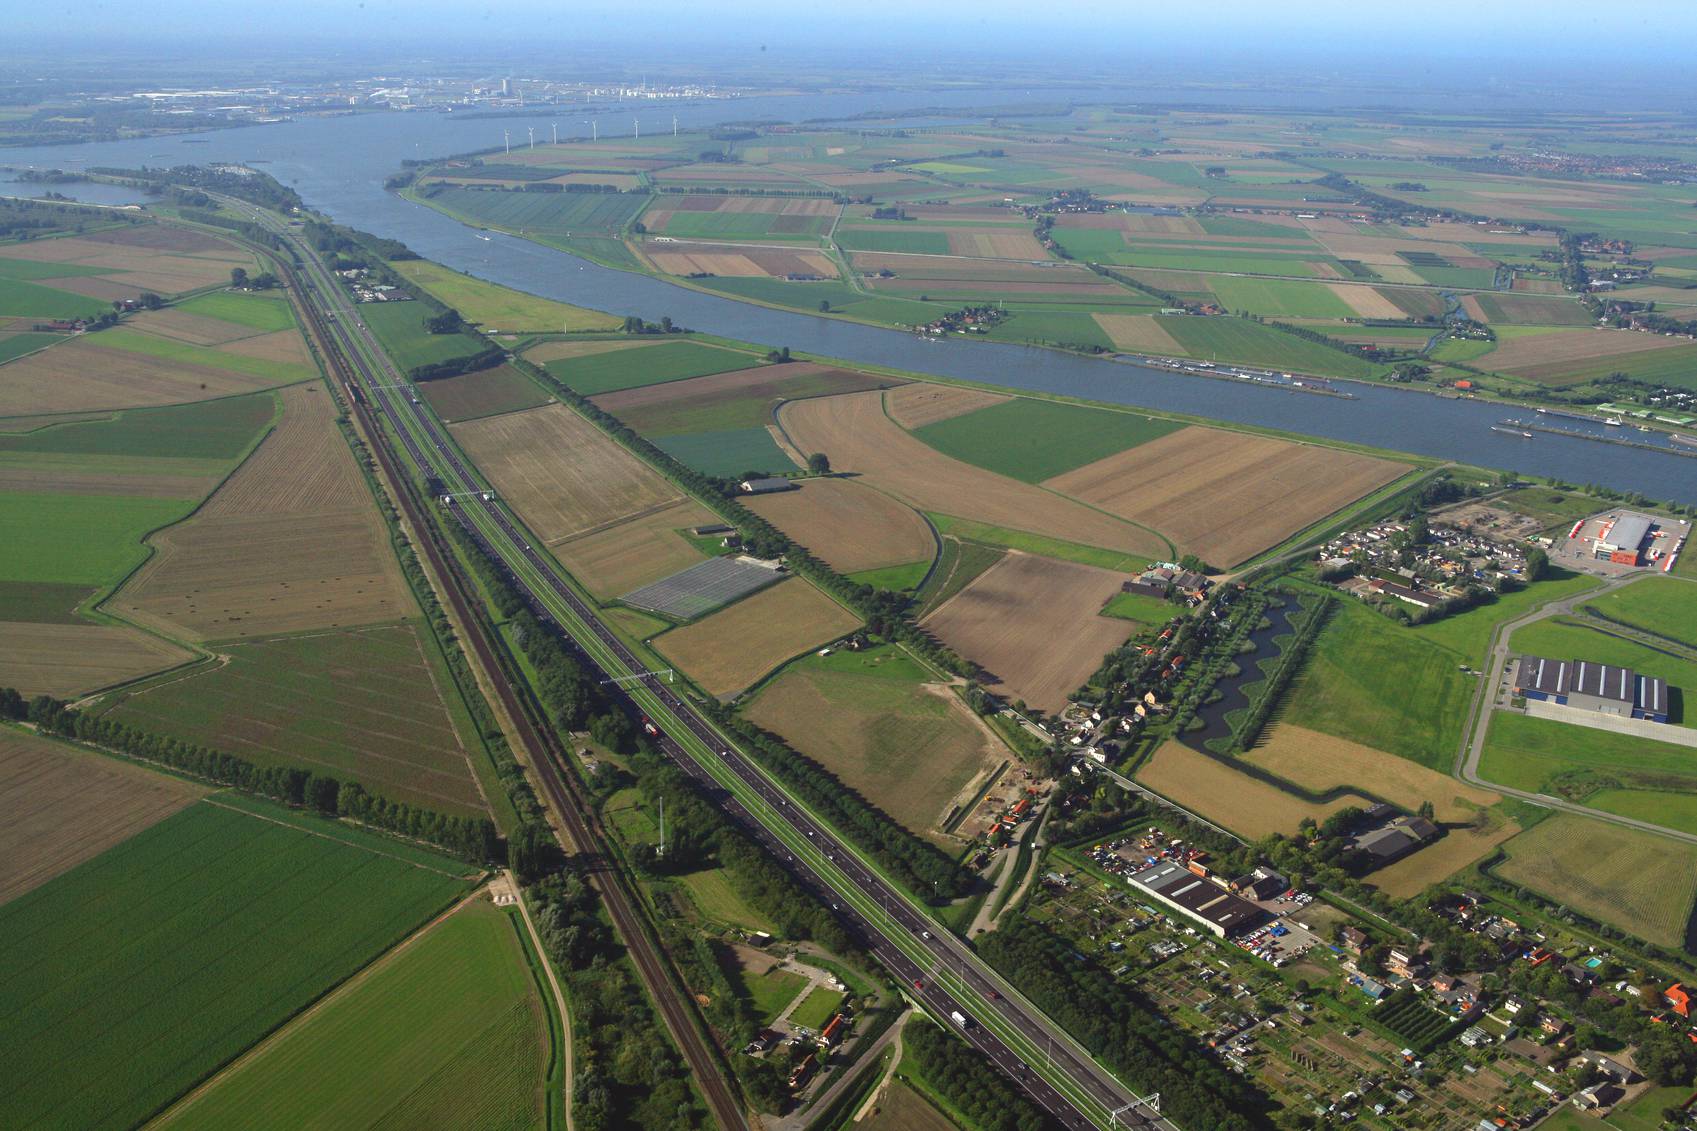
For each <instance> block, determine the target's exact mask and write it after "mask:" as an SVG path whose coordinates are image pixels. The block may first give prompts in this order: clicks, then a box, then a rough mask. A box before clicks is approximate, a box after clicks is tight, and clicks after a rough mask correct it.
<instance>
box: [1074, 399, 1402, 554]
mask: <svg viewBox="0 0 1697 1131" xmlns="http://www.w3.org/2000/svg"><path fill="white" fill-rule="evenodd" d="M1407 470H1408V465H1407V464H1401V463H1394V462H1392V461H1390V460H1382V459H1374V458H1372V457H1371V456H1362V455H1356V454H1355V453H1353V452H1343V451H1338V450H1336V449H1334V448H1323V447H1319V446H1317V445H1313V444H1298V443H1293V442H1291V441H1288V440H1274V439H1269V438H1267V437H1263V436H1250V435H1246V434H1243V433H1238V432H1224V431H1220V430H1218V429H1210V428H1201V427H1196V426H1192V427H1189V428H1181V429H1180V430H1178V431H1177V432H1171V433H1168V434H1167V435H1165V436H1162V437H1159V438H1158V439H1155V440H1151V441H1149V442H1148V443H1147V444H1139V445H1138V446H1137V447H1135V448H1129V449H1127V450H1126V451H1123V452H1120V453H1118V454H1116V455H1111V456H1108V457H1107V458H1105V459H1100V460H1097V461H1096V462H1095V463H1092V464H1087V465H1086V466H1084V467H1081V468H1079V469H1078V470H1076V471H1069V472H1067V473H1066V474H1065V475H1058V476H1056V477H1055V478H1053V479H1050V480H1048V481H1047V482H1046V483H1045V484H1044V486H1046V487H1049V488H1052V489H1054V490H1057V491H1062V492H1065V493H1066V494H1069V495H1075V496H1077V497H1078V498H1080V499H1083V500H1085V501H1086V502H1088V503H1092V504H1094V505H1096V506H1099V507H1101V508H1103V509H1104V510H1107V511H1109V512H1111V513H1113V514H1118V515H1123V516H1125V517H1126V518H1129V519H1134V520H1135V521H1138V522H1143V523H1147V524H1148V525H1150V526H1153V527H1154V528H1155V529H1157V530H1159V531H1161V532H1162V533H1164V534H1166V535H1167V536H1168V537H1169V538H1172V539H1173V540H1174V541H1176V542H1177V543H1179V545H1180V546H1181V547H1182V548H1183V549H1185V550H1187V551H1190V552H1192V553H1195V554H1198V555H1200V556H1201V557H1202V558H1203V560H1205V561H1207V562H1209V563H1210V564H1212V565H1214V566H1216V567H1219V568H1225V567H1228V566H1231V565H1235V564H1237V563H1238V562H1241V561H1244V560H1246V559H1248V558H1250V557H1252V556H1254V555H1255V554H1256V553H1258V552H1259V551H1261V550H1264V549H1266V548H1267V547H1269V546H1272V545H1275V544H1277V543H1278V542H1280V541H1281V540H1283V539H1285V538H1287V537H1289V536H1290V535H1292V534H1294V533H1296V532H1297V531H1298V530H1301V529H1302V528H1303V527H1305V526H1307V525H1309V524H1310V523H1312V522H1315V521H1317V520H1318V519H1321V518H1324V517H1325V516H1326V515H1328V514H1331V513H1332V512H1333V511H1335V510H1338V509H1339V508H1340V507H1343V506H1345V505H1346V504H1348V503H1351V502H1353V501H1355V500H1356V499H1358V498H1360V497H1361V496H1362V495H1364V494H1366V493H1367V492H1369V491H1371V490H1373V489H1374V488H1376V487H1379V486H1382V485H1383V484H1385V483H1388V482H1390V481H1391V480H1392V479H1395V478H1396V477H1397V476H1399V475H1401V474H1402V473H1403V472H1405V471H1407Z"/></svg>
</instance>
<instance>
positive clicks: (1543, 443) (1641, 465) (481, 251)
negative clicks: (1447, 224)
mask: <svg viewBox="0 0 1697 1131" xmlns="http://www.w3.org/2000/svg"><path fill="white" fill-rule="evenodd" d="M1115 97H1136V98H1139V99H1144V100H1147V99H1149V98H1150V93H1149V92H1148V91H1137V92H1135V93H1133V92H1112V91H1100V90H1095V91H1041V92H1031V93H1022V92H1010V93H1007V94H1005V95H1003V96H1002V98H1001V99H999V100H1000V101H1006V102H1010V103H1012V102H1018V101H1026V102H1037V101H1043V102H1057V101H1062V100H1064V99H1067V98H1073V99H1076V100H1079V101H1109V100H1112V99H1113V98H1115ZM986 102H987V96H986V95H985V94H984V92H982V91H972V92H963V91H948V92H940V91H911V92H903V93H891V92H884V93H880V94H877V95H835V96H820V97H808V98H775V97H772V98H743V99H734V100H719V101H704V102H697V103H689V104H679V105H669V104H664V103H655V104H645V105H644V106H642V107H641V108H640V109H631V108H623V109H619V110H616V111H614V110H608V111H606V112H603V113H599V114H596V115H594V116H593V118H586V117H585V115H584V113H583V110H582V108H581V107H579V108H575V109H573V110H562V111H561V112H560V113H559V114H558V116H557V117H556V116H549V117H534V116H525V117H515V118H512V119H510V120H506V119H497V118H477V119H468V118H465V117H462V116H455V115H447V114H436V113H413V114H399V113H378V114H364V115H357V116H347V117H340V118H309V119H302V120H298V121H292V122H284V123H279V124H276V125H268V126H257V127H249V128H243V129H232V130H223V131H214V132H211V133H207V134H201V135H193V136H189V137H181V138H145V139H139V140H134V141H124V142H103V143H95V144H90V145H80V146H52V147H43V148H37V149H7V150H0V164H3V165H11V166H15V167H28V166H34V167H37V168H63V169H84V168H89V167H92V166H100V165H113V166H124V167H135V166H139V165H152V166H156V167H157V166H166V165H179V164H190V163H205V162H208V161H246V162H251V163H254V164H255V165H256V166H257V167H260V168H263V169H265V170H266V171H267V172H269V173H271V174H272V175H273V176H275V177H277V178H278V179H279V180H281V181H283V182H284V183H286V184H289V185H291V186H293V187H294V188H295V189H296V190H297V191H299V192H300V194H301V195H302V197H304V198H305V199H306V200H307V202H308V203H309V204H310V205H312V206H313V207H315V208H318V209H320V210H322V211H324V212H325V213H327V214H328V215H330V216H332V217H333V218H335V219H336V220H338V221H340V222H342V223H344V224H349V225H352V226H354V227H358V228H362V229H365V230H366V231H370V232H374V233H376V234H378V235H382V236H388V237H391V238H394V239H398V240H401V241H403V242H405V243H406V244H407V245H408V246H410V247H412V248H413V249H414V250H416V251H417V252H418V253H419V254H420V255H423V256H425V257H427V258H429V259H433V260H436V261H438V262H440V263H445V264H447V265H448V266H450V267H455V268H458V269H459V270H462V271H466V272H468V273H470V274H473V275H478V276H481V277H483V278H486V279H491V280H493V281H495V282H499V283H504V284H506V285H508V286H512V287H517V288H519V289H521V290H526V291H530V292H532V293H534V294H539V295H544V296H546V297H549V298H555V299H560V300H562V301H566V302H572V303H577V304H579V305H582V306H588V307H593V308H596V309H599V310H606V311H611V312H613V313H615V314H621V315H624V314H636V315H640V316H642V317H644V318H647V319H650V320H657V319H659V318H660V317H661V316H662V315H670V316H671V317H672V319H673V320H674V321H676V322H677V323H679V324H680V325H684V326H688V327H691V328H693V329H697V330H704V331H708V332H711V333H715V334H720V335H724V336H726V337H732V338H739V339H743V340H746V341H752V342H758V343H763V344H768V345H773V346H779V345H787V346H789V347H790V348H792V349H795V350H803V351H807V352H811V353H818V354H825V355H829V356H833V357H839V358H843V359H845V360H848V361H856V362H862V363H866V364H874V365H883V366H890V367H893V368H898V369H905V370H911V371H915V372H922V373H932V374H936V375H939V376H944V377H954V378H961V379H965V380H971V381H984V382H989V383H991V384H996V385H1003V386H1007V387H1011V388H1017V389H1025V390H1030V391H1033V392H1043V393H1055V394H1063V395H1067V396H1075V397H1086V398H1090V399H1093V400H1099V401H1106V402H1110V403H1114V404H1123V405H1135V406H1143V407H1147V408H1151V409H1160V410H1165V411H1170V412H1180V413H1188V414H1193V415H1197V416H1207V417H1213V418H1215V419H1219V420H1227V421H1234V422H1239V423H1245V424H1257V425H1262V426H1265V427H1270V428H1279V429H1285V430H1288V431H1292V432H1300V433H1305V434H1308V435H1314V436H1321V437H1327V438H1330V439H1335V440H1345V441H1351V442H1354V443H1360V444H1368V445H1372V446H1375V447H1382V448H1390V449H1394V450H1399V451H1407V452H1414V453H1417V454H1420V455H1425V456H1433V457H1437V458H1442V459H1451V460H1455V461H1458V462H1461V463H1467V464H1477V465H1482V466H1488V467H1498V468H1508V469H1512V470H1515V471H1519V472H1523V473H1530V474H1536V475H1545V476H1554V477H1558V478H1561V479H1565V480H1568V481H1570V482H1576V483H1582V484H1583V483H1597V484H1603V485H1606V486H1610V487H1614V488H1617V489H1620V490H1633V491H1641V492H1643V493H1644V494H1645V495H1648V496H1650V497H1652V498H1658V499H1677V500H1680V501H1683V502H1697V459H1691V458H1688V457H1683V456H1679V455H1674V454H1664V453H1662V452H1657V451H1651V450H1646V449H1643V448H1633V447H1626V446H1622V445H1615V444H1606V443H1599V442H1596V441H1587V440H1582V439H1576V438H1572V437H1569V436H1562V435H1554V434H1549V433H1543V432H1539V433H1536V434H1535V435H1534V436H1533V438H1531V439H1525V438H1521V437H1519V436H1510V435H1505V434H1503V433H1500V432H1493V431H1492V430H1491V426H1492V425H1493V424H1495V423H1496V422H1497V421H1499V420H1501V419H1502V418H1503V417H1504V416H1508V415H1517V413H1516V411H1515V410H1505V409H1504V408H1503V407H1502V406H1499V405H1491V404H1486V403H1481V402H1476V401H1468V400H1449V399H1443V398H1439V397H1435V396H1432V395H1430V394H1427V393H1421V392H1413V391H1408V390H1402V389H1395V388H1390V387H1385V386H1377V385H1359V384H1358V385H1350V386H1348V387H1349V388H1350V389H1351V391H1352V392H1354V393H1355V398H1354V399H1343V398H1337V397H1324V396H1314V395H1311V394H1304V393H1299V392H1290V391H1285V390H1280V389H1276V388H1267V387H1262V386H1256V385H1250V384H1240V383H1237V382H1227V381H1219V380H1210V379H1208V378H1202V377H1195V376H1185V375H1181V374H1175V373H1169V372H1164V371H1160V370H1154V369H1146V368H1142V367H1138V366H1132V365H1127V364H1123V363H1117V362H1112V361H1106V360H1100V359H1093V358H1086V357H1080V356H1075V355H1069V354H1061V353H1056V352H1054V351H1051V350H1041V349H1035V348H1028V347H1022V346H1016V345H1006V344H1000V343H992V342H980V341H965V340H958V341H943V342H930V341H926V340H923V339H921V338H918V337H916V336H914V335H912V334H908V333H903V332H899V331H894V330H884V329H879V328H876V327H871V326H862V325H858V324H855V323H849V322H842V321H838V320H835V319H829V318H819V317H816V316H813V315H809V314H804V313H799V312H793V311H783V310H772V309H767V308H765V307H759V306H754V305H751V304H748V303H741V302H736V301H734V300H731V299H725V298H719V297H717V296H714V295H708V294H703V293H701V292H699V291H694V290H690V289H688V288H685V287H680V286H677V285H676V284H673V283H669V282H667V281H665V280H662V279H657V278H653V277H650V276H646V275H637V274H633V273H630V272H625V271H617V270H613V269H610V268H605V267H601V266H598V265H596V264H594V263H588V262H586V261H584V260H581V259H578V258H576V257H575V256H572V255H569V254H567V253H565V252H562V251H558V250H555V249H553V248H547V247H543V246H541V245H539V244H534V243H531V242H529V241H527V240H522V239H518V238H515V237H510V236H504V235H500V234H493V235H491V236H490V237H489V238H483V237H482V236H481V235H479V234H478V233H475V232H474V231H473V230H472V229H470V228H468V227H466V226H464V225H462V224H460V223H458V222H457V221H454V220H452V219H449V218H448V217H446V216H444V215H442V214H440V213H438V212H436V211H434V210H432V209H429V208H426V207H424V206H422V205H418V204H414V203H412V202H410V201H407V200H403V199H401V198H400V197H397V196H395V195H394V194H392V193H387V192H385V191H384V190H383V187H382V184H383V179H384V178H385V177H386V176H388V175H389V174H391V173H393V172H395V171H396V170H397V169H398V168H399V166H400V163H401V162H402V161H403V160H404V159H407V158H411V157H418V156H439V155H444V154H449V153H454V152H464V151H467V150H472V149H477V148H484V147H487V146H489V145H491V144H499V143H500V140H501V131H502V130H503V129H508V130H510V131H511V132H512V133H513V135H514V136H515V137H519V138H522V137H525V136H526V130H527V128H528V127H535V129H536V132H537V134H538V136H539V137H546V136H548V135H549V132H550V127H551V125H552V124H553V123H555V122H558V124H559V126H560V127H561V129H560V132H561V135H562V136H565V135H567V134H587V133H588V132H589V129H588V128H587V127H588V123H589V121H591V120H594V121H597V122H599V123H600V128H601V130H602V132H606V133H608V134H609V136H612V135H613V134H615V133H627V134H628V133H629V131H630V129H631V126H632V122H631V119H632V117H633V115H636V114H639V115H640V118H641V123H642V128H643V129H645V130H648V131H651V132H660V131H661V130H664V129H670V128H671V124H672V117H673V115H676V117H677V120H678V122H679V125H680V126H681V127H683V128H689V127H691V126H705V125H710V124H713V123H717V122H724V121H746V120H756V119H760V120H765V119H784V120H793V121H800V120H806V119H813V118H819V117H825V116H842V115H849V114H855V113H860V112H863V111H868V110H878V111H895V110H900V109H902V108H905V107H913V106H927V107H929V106H947V105H957V106H979V105H983V104H985V103H986ZM1521 414H1523V413H1521Z"/></svg>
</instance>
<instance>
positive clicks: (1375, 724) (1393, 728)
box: [1281, 600, 1473, 772]
mask: <svg viewBox="0 0 1697 1131" xmlns="http://www.w3.org/2000/svg"><path fill="white" fill-rule="evenodd" d="M1464 658H1465V657H1463V656H1461V655H1460V654H1459V653H1456V652H1453V651H1451V650H1450V649H1448V648H1445V647H1440V646H1438V645H1436V644H1434V643H1432V642H1430V641H1427V640H1423V639H1421V638H1420V637H1418V636H1416V635H1414V634H1413V633H1412V632H1410V631H1409V630H1408V629H1406V628H1404V627H1402V626H1401V625H1398V624H1397V623H1395V622H1394V621H1392V620H1390V618H1388V617H1385V616H1382V615H1381V614H1379V613H1376V612H1374V611H1373V610H1372V609H1369V608H1367V607H1366V606H1364V605H1362V604H1360V603H1358V602H1356V601H1354V600H1344V601H1339V602H1337V608H1336V610H1335V612H1334V614H1333V616H1332V618H1331V619H1330V620H1329V621H1327V622H1326V626H1325V627H1324V628H1322V629H1321V630H1320V635H1319V636H1318V637H1316V638H1315V641H1314V646H1313V648H1312V649H1311V650H1310V651H1309V654H1308V661H1307V665H1306V667H1304V669H1303V671H1302V674H1301V675H1299V676H1298V677H1297V678H1296V681H1295V683H1294V684H1293V685H1292V687H1291V690H1290V692H1289V696H1288V698H1287V699H1286V701H1285V704H1284V707H1283V708H1282V715H1281V717H1282V718H1284V719H1285V720H1286V721H1287V722H1292V723H1295V724H1297V725H1299V726H1305V727H1308V728H1310V729H1311V730H1318V731H1323V732H1325V733H1326V734H1334V735H1337V736H1338V737H1339V738H1347V739H1350V740H1351V741H1353V742H1359V743H1361V744H1363V745H1365V746H1372V747H1374V748H1376V749H1379V750H1385V751H1389V752H1390V753H1392V754H1397V755H1400V756H1402V757H1404V758H1407V759H1409V760H1411V761H1414V762H1418V763H1420V764H1421V765H1423V766H1427V767H1429V768H1431V769H1435V770H1440V771H1443V772H1447V771H1448V769H1449V766H1450V763H1451V761H1452V760H1453V759H1454V758H1455V753H1456V750H1457V749H1458V748H1459V746H1460V744H1461V729H1462V722H1463V718H1464V716H1465V715H1466V713H1467V704H1468V701H1469V697H1470V696H1471V695H1472V694H1473V680H1472V678H1471V677H1469V676H1465V675H1463V674H1462V673H1461V672H1460V671H1459V670H1458V668H1459V665H1460V663H1461V662H1462V661H1463V660H1464Z"/></svg>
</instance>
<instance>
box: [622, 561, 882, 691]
mask: <svg viewBox="0 0 1697 1131" xmlns="http://www.w3.org/2000/svg"><path fill="white" fill-rule="evenodd" d="M859 624H860V620H859V618H857V617H856V616H855V615H854V614H853V613H851V612H849V611H848V610H847V609H845V608H843V607H842V606H841V605H839V604H837V603H836V602H835V601H833V600H831V598H829V597H827V596H826V595H825V594H823V593H821V592H820V591H819V590H817V589H815V588H814V587H813V586H812V585H811V584H809V583H808V582H807V581H804V580H802V579H801V578H799V577H796V578H790V579H789V580H787V581H781V582H779V583H778V584H777V585H774V586H772V587H771V588H770V589H762V590H761V591H760V592H758V593H756V594H755V595H754V596H752V597H749V598H748V599H746V600H743V601H738V602H737V603H736V604H734V605H732V606H730V607H729V608H727V609H722V610H720V611H719V612H716V613H714V614H713V615H712V616H710V617H705V618H703V619H702V620H698V621H696V622H695V623H694V624H691V625H686V626H684V627H683V628H675V629H673V630H672V631H670V632H667V633H665V634H663V635H661V636H658V637H656V638H655V640H654V646H655V647H656V648H657V649H659V651H660V652H662V653H663V654H664V655H665V656H666V658H667V659H669V660H671V661H672V662H673V663H675V664H677V666H678V667H680V668H682V669H683V670H684V671H686V672H688V673H689V675H690V676H691V677H693V678H694V680H695V682H696V683H698V684H700V685H701V686H702V687H703V688H704V689H706V691H707V692H708V693H709V694H711V695H716V696H718V697H719V698H721V699H723V698H726V697H728V696H731V695H734V694H736V693H737V692H739V691H742V690H744V689H745V688H747V687H749V686H750V685H751V684H753V683H754V682H755V681H756V680H758V679H760V677H761V676H763V675H765V674H766V673H767V672H769V671H771V670H772V669H773V668H775V667H777V666H778V665H779V664H782V663H784V662H785V661H787V660H789V659H791V658H792V657H794V656H798V655H800V654H801V653H803V652H805V651H807V650H809V649H810V648H816V647H818V646H819V645H821V644H828V643H830V642H831V641H832V640H835V639H836V638H837V637H839V636H841V635H843V634H844V633H846V632H850V631H852V630H853V629H855V628H856V627H858V626H859Z"/></svg>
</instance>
